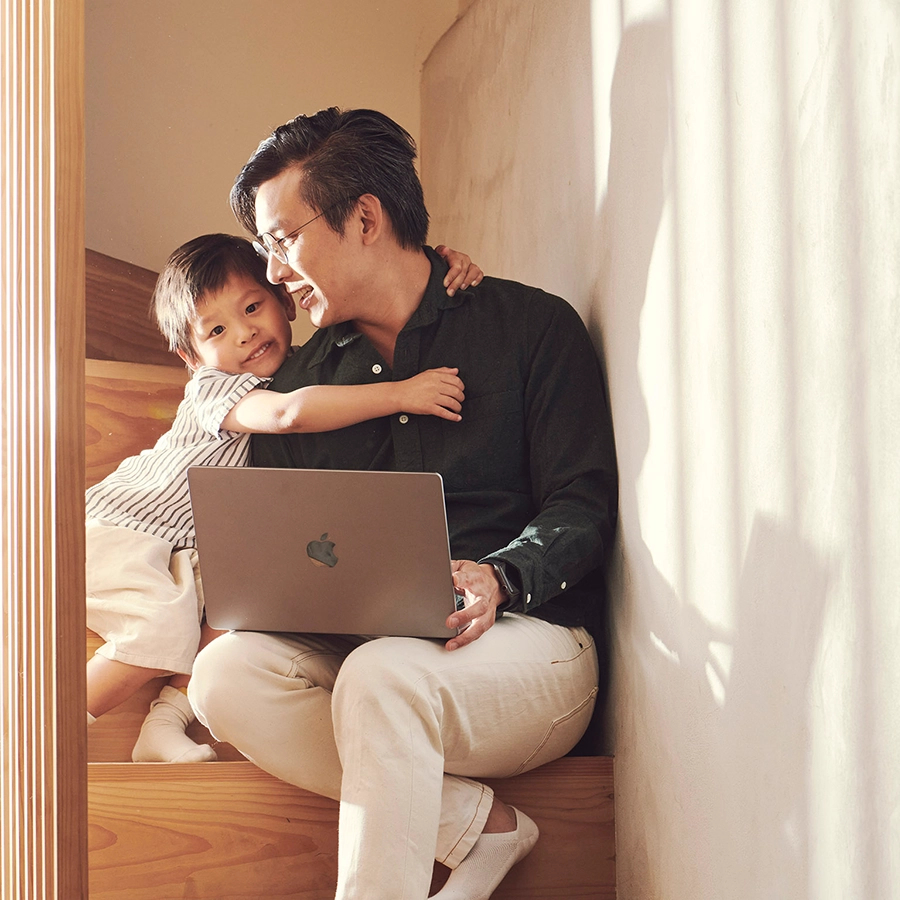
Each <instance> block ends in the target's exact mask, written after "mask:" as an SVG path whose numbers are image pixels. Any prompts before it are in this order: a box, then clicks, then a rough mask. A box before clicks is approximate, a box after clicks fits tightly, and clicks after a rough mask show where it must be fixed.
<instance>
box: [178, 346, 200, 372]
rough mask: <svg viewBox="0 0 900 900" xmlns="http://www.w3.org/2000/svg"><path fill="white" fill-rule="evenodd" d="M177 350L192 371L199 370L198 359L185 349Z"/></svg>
mask: <svg viewBox="0 0 900 900" xmlns="http://www.w3.org/2000/svg"><path fill="white" fill-rule="evenodd" d="M175 352H176V353H177V354H178V355H179V356H180V357H181V359H182V362H183V363H184V364H185V365H186V366H187V367H188V368H189V369H190V370H191V371H192V372H196V371H197V366H198V365H199V363H198V362H197V360H196V359H194V357H193V356H190V355H189V354H188V353H186V352H185V351H184V350H176V351H175Z"/></svg>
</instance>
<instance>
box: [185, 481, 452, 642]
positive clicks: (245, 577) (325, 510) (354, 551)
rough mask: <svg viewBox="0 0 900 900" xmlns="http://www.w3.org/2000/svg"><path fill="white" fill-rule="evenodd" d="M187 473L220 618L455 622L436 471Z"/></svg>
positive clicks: (446, 633) (369, 627) (413, 624)
mask: <svg viewBox="0 0 900 900" xmlns="http://www.w3.org/2000/svg"><path fill="white" fill-rule="evenodd" d="M188 484H189V487H190V493H191V504H192V506H193V513H194V527H195V529H196V533H197V550H198V554H199V558H200V571H201V576H202V579H203V594H204V599H205V603H206V618H207V621H208V622H209V624H210V625H211V626H212V627H213V628H216V629H222V630H236V631H287V632H314V633H329V634H365V635H402V636H411V637H431V638H444V639H447V638H450V637H453V636H454V635H455V634H456V633H457V631H456V629H450V628H447V626H446V621H447V617H448V616H449V615H450V614H451V613H452V612H453V611H454V610H455V609H456V608H457V596H456V592H455V591H454V588H453V582H452V579H451V572H450V542H449V538H448V534H447V514H446V509H445V506H444V487H443V481H442V479H441V476H440V475H439V474H437V473H433V472H369V471H366V472H360V471H344V470H335V469H271V468H255V467H227V466H225V467H223V466H215V467H212V466H207V467H204V466H192V467H190V468H189V469H188Z"/></svg>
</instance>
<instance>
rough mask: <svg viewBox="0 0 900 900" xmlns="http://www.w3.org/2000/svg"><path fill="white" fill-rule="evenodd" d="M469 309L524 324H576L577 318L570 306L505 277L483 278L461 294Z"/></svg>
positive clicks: (554, 295)
mask: <svg viewBox="0 0 900 900" xmlns="http://www.w3.org/2000/svg"><path fill="white" fill-rule="evenodd" d="M465 294H466V298H467V304H471V309H472V310H478V311H483V312H484V313H486V314H491V312H492V311H493V312H495V313H497V314H501V315H504V316H508V317H512V318H514V319H517V320H519V321H520V322H521V324H522V325H525V324H526V323H532V324H536V323H541V322H544V323H548V322H550V321H552V320H562V321H563V322H571V323H572V324H574V325H576V326H577V325H578V323H580V322H581V317H580V316H579V315H578V312H577V310H576V309H575V308H574V307H573V306H572V304H571V303H569V302H568V301H566V300H565V299H563V298H562V297H559V296H557V295H556V294H551V293H550V292H549V291H546V290H544V289H543V288H539V287H535V286H533V285H530V284H523V283H522V282H520V281H512V280H511V279H508V278H495V277H492V276H489V275H486V276H485V277H484V279H483V280H482V281H481V283H480V284H478V285H476V286H475V287H470V288H468V289H467V290H466V291H465Z"/></svg>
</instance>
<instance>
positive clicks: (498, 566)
mask: <svg viewBox="0 0 900 900" xmlns="http://www.w3.org/2000/svg"><path fill="white" fill-rule="evenodd" d="M489 565H490V567H491V568H492V569H493V570H494V575H495V576H496V577H497V583H498V584H499V585H500V591H501V593H502V594H503V600H502V601H501V602H500V603H499V604H498V605H497V612H507V611H510V610H514V609H516V608H517V607H518V606H519V604H520V602H521V599H522V589H521V588H520V587H519V585H518V584H517V578H516V577H515V576H513V575H512V574H511V572H510V570H509V569H508V568H507V567H506V565H505V564H504V563H502V562H499V561H498V562H491V563H489ZM517 574H518V573H517Z"/></svg>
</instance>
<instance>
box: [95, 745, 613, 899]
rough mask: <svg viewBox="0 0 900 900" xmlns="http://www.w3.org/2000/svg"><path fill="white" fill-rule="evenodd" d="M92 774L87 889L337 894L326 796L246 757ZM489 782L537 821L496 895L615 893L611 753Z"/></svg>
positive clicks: (116, 895) (170, 895)
mask: <svg viewBox="0 0 900 900" xmlns="http://www.w3.org/2000/svg"><path fill="white" fill-rule="evenodd" d="M88 779H89V798H90V799H89V842H90V861H91V898H92V900H175V898H185V897H190V898H192V900H249V898H254V900H258V898H272V900H275V898H295V900H300V898H303V900H332V898H333V897H334V886H335V881H336V866H337V857H336V854H337V813H338V806H337V804H336V803H335V802H333V801H330V800H327V799H325V798H322V797H318V796H316V795H315V794H310V793H308V792H307V791H302V790H300V789H299V788H295V787H292V786H291V785H287V784H285V783H284V782H281V781H278V779H276V778H273V777H271V776H269V775H266V774H265V773H264V772H262V771H261V770H259V769H258V768H256V767H255V766H253V765H252V764H251V763H246V762H245V763H241V762H232V763H207V764H202V763H201V764H194V765H155V766H154V765H136V764H115V763H112V764H101V763H92V764H91V765H90V766H89V775H88ZM489 783H490V784H491V785H492V786H493V787H494V789H495V791H496V792H497V794H498V796H500V797H502V798H503V799H504V800H507V801H508V802H512V803H514V804H516V805H517V806H520V807H521V808H522V809H523V810H524V811H526V812H527V813H528V814H529V815H530V816H532V817H533V818H534V819H535V821H536V822H537V823H538V825H539V827H540V828H541V839H540V841H539V842H538V844H537V846H536V847H535V849H534V850H533V851H532V853H531V854H530V855H529V856H528V857H527V858H526V859H525V860H523V862H522V863H521V864H520V865H518V866H516V867H515V869H513V871H512V872H510V874H509V875H508V876H507V878H506V879H505V880H504V883H503V884H502V885H501V886H500V887H499V888H498V889H497V891H496V892H495V893H494V900H563V898H566V900H597V898H609V900H612V898H614V897H615V848H614V824H613V764H612V760H611V759H610V758H608V757H594V758H585V757H581V758H566V759H562V760H558V761H556V762H554V763H550V764H549V765H546V766H542V767H541V768H540V769H536V770H534V771H533V772H528V773H526V774H524V775H519V776H517V777H516V778H511V779H495V780H492V781H490V782H489ZM436 883H437V882H436Z"/></svg>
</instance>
